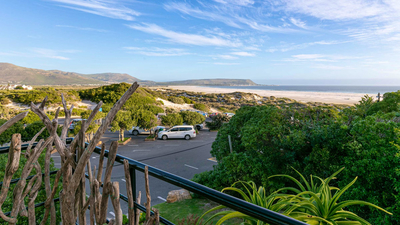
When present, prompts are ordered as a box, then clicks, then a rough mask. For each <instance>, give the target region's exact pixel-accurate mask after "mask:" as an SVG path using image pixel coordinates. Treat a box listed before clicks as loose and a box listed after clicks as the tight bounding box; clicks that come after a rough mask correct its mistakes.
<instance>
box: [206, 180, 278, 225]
mask: <svg viewBox="0 0 400 225" xmlns="http://www.w3.org/2000/svg"><path fill="white" fill-rule="evenodd" d="M239 184H241V185H242V186H243V188H244V190H245V191H242V190H241V189H239V188H237V187H235V186H237V185H239ZM226 191H234V192H236V193H238V194H239V195H240V196H242V198H243V199H244V200H245V201H247V202H250V203H253V204H255V205H258V206H261V207H264V208H266V209H269V210H272V211H275V212H279V211H281V210H282V209H283V208H284V207H285V204H280V203H281V202H283V201H284V200H285V199H286V195H285V194H278V193H275V194H272V195H267V194H266V192H265V189H264V188H263V187H259V188H257V186H256V184H255V183H254V182H252V181H250V182H244V181H238V182H235V183H234V184H233V185H232V186H231V187H227V188H224V189H222V191H221V192H226ZM225 208H227V207H226V206H223V205H220V206H217V207H215V208H212V209H210V210H208V211H207V212H205V213H204V214H203V215H202V216H201V217H200V219H199V220H201V219H202V218H203V217H204V216H205V215H207V214H209V213H211V212H214V211H216V210H223V209H225ZM220 216H222V218H220V219H219V220H218V221H217V223H216V225H220V224H222V223H223V222H225V221H226V220H228V219H233V218H240V219H244V224H252V225H263V224H266V223H264V222H262V221H259V220H257V219H254V218H252V217H250V216H248V215H246V214H243V213H241V212H238V211H232V210H225V211H221V212H217V213H215V214H214V215H212V216H211V217H210V218H208V220H206V221H205V222H204V224H207V223H209V222H210V221H211V220H213V219H214V218H217V217H220Z"/></svg>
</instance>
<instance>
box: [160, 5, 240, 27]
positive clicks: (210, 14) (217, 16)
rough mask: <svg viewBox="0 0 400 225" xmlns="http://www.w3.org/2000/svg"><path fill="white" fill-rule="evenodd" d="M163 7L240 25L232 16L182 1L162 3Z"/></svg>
mask: <svg viewBox="0 0 400 225" xmlns="http://www.w3.org/2000/svg"><path fill="white" fill-rule="evenodd" d="M164 8H165V9H166V10H168V11H179V12H181V13H183V14H186V15H189V16H193V17H195V18H199V19H204V20H211V21H220V22H222V23H225V24H226V25H228V26H231V27H236V28H240V27H241V26H240V25H239V24H238V23H237V22H236V21H235V19H234V18H229V17H227V16H224V15H223V14H221V13H213V12H207V11H203V10H200V9H198V8H193V7H191V6H190V5H188V4H187V3H183V2H170V3H168V4H165V5H164Z"/></svg>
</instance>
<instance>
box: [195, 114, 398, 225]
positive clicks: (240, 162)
mask: <svg viewBox="0 0 400 225" xmlns="http://www.w3.org/2000/svg"><path fill="white" fill-rule="evenodd" d="M228 135H230V136H231V139H232V147H233V153H230V151H229V142H228ZM399 146H400V118H399V117H398V116H396V113H387V114H384V113H377V114H374V115H371V116H367V117H365V118H364V117H362V116H358V115H357V112H356V109H354V108H350V109H346V110H343V112H341V113H338V111H336V110H332V109H326V108H319V107H315V108H304V109H296V110H294V109H290V108H283V109H280V108H277V107H273V106H256V107H242V108H241V109H239V110H238V111H236V115H235V116H234V117H232V119H231V120H230V122H229V123H227V124H224V126H222V127H221V128H220V130H219V132H218V134H217V138H216V140H215V142H214V143H213V145H212V150H211V154H212V155H213V156H214V157H216V159H217V160H218V165H217V166H215V167H214V170H213V171H211V172H205V173H203V174H200V175H197V176H195V177H194V180H195V181H196V182H199V183H202V184H206V185H209V186H210V187H213V188H217V189H220V188H221V187H224V186H225V187H226V186H229V185H230V184H232V183H234V182H236V181H238V180H244V181H250V180H253V181H255V182H256V184H257V185H262V186H264V187H267V188H268V191H269V192H273V191H275V190H278V189H279V188H281V187H284V186H287V185H288V184H290V182H288V181H287V180H284V179H274V180H268V177H269V176H271V175H273V174H288V175H294V174H293V171H292V170H291V169H290V168H291V167H294V168H295V169H296V170H298V171H300V172H301V173H306V174H320V175H321V176H324V177H327V176H329V175H330V174H332V173H333V172H335V171H337V170H338V169H339V168H342V167H346V168H347V169H346V170H345V171H344V172H343V176H342V178H341V179H340V180H335V181H333V183H334V184H336V185H338V186H345V185H347V184H348V183H350V182H351V181H352V180H353V179H354V177H356V176H358V180H357V182H356V183H355V184H354V185H353V186H352V190H350V191H347V192H345V193H344V194H343V196H342V197H343V199H344V200H346V199H358V200H363V201H367V202H371V203H373V204H375V205H379V206H382V207H383V208H384V209H386V210H389V211H392V212H393V213H394V216H393V217H389V216H386V215H382V214H381V213H378V212H377V211H376V210H372V209H369V208H365V207H360V206H351V207H349V209H350V210H351V211H352V212H354V213H356V214H357V215H359V216H361V217H363V218H366V219H367V220H368V221H370V222H372V223H373V224H395V223H399V222H400V201H399V199H400V182H398V181H399V180H400V172H399V171H400V147H399Z"/></svg>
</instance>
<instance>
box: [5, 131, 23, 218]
mask: <svg viewBox="0 0 400 225" xmlns="http://www.w3.org/2000/svg"><path fill="white" fill-rule="evenodd" d="M20 156H21V134H13V136H12V138H11V145H10V150H9V153H8V161H7V165H6V171H5V173H4V179H3V185H2V186H1V193H0V217H1V218H2V219H3V220H6V221H8V222H14V223H15V222H16V221H17V220H16V219H15V218H9V217H7V216H6V215H4V213H3V211H2V210H1V206H2V205H3V203H4V201H5V200H6V197H7V193H8V191H9V188H10V182H11V179H12V176H13V175H14V173H15V172H16V171H17V170H18V166H19V160H20Z"/></svg>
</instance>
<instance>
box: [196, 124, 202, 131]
mask: <svg viewBox="0 0 400 225" xmlns="http://www.w3.org/2000/svg"><path fill="white" fill-rule="evenodd" d="M203 128H204V125H203V124H202V123H201V124H196V129H197V130H201V129H203Z"/></svg>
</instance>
